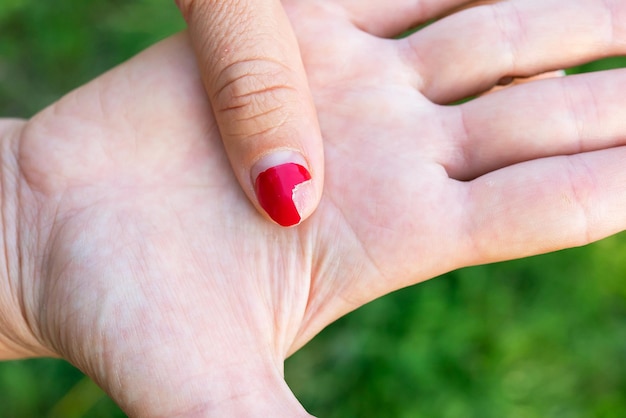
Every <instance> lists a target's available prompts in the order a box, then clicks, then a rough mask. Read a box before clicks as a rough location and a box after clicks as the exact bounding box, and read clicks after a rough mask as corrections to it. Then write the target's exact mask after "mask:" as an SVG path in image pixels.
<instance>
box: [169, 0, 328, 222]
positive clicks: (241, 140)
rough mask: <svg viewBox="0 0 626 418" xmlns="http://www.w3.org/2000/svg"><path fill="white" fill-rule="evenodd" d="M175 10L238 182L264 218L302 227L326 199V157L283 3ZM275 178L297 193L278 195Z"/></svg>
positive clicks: (235, 1)
mask: <svg viewBox="0 0 626 418" xmlns="http://www.w3.org/2000/svg"><path fill="white" fill-rule="evenodd" d="M176 3H177V4H178V6H179V7H180V9H181V11H182V13H183V16H184V17H185V20H186V21H187V22H188V24H189V33H190V36H191V41H192V44H193V45H194V47H195V50H196V54H197V57H198V62H199V64H200V72H201V74H202V79H203V81H204V86H205V88H206V91H207V93H208V96H209V99H210V101H211V105H212V110H213V114H214V116H215V119H216V122H217V126H218V128H219V131H220V134H221V136H222V139H223V141H224V147H225V149H226V154H227V155H228V157H229V159H230V162H231V164H232V167H233V170H234V173H235V177H237V180H239V184H240V185H241V187H242V188H243V191H244V192H245V193H246V194H247V195H248V198H249V199H250V201H251V202H253V203H254V205H255V206H256V208H257V209H258V210H259V211H260V213H262V214H266V216H269V217H270V218H271V219H273V220H274V221H275V222H277V223H278V224H280V225H282V226H292V225H295V224H297V223H299V222H301V220H302V219H306V218H307V217H308V216H309V215H310V214H311V213H312V212H313V210H314V209H315V208H316V206H317V204H318V203H319V200H320V198H321V195H322V185H323V180H324V155H323V151H322V140H321V134H320V131H319V124H318V122H317V115H316V112H315V107H314V104H313V99H312V97H311V93H310V91H309V86H308V82H307V78H306V74H305V72H304V67H303V65H302V60H301V58H300V50H299V48H298V43H297V41H296V38H295V36H294V34H293V31H292V29H291V25H290V23H289V20H288V19H287V15H286V14H285V11H284V10H283V8H282V6H281V4H280V0H226V1H217V0H177V1H176ZM207 115H208V114H207ZM285 163H295V164H298V165H299V166H300V167H301V169H300V173H299V176H298V177H297V178H292V179H290V178H289V177H290V171H289V170H285V166H284V165H283V164H285ZM266 170H270V171H269V172H266ZM262 173H265V175H262ZM269 174H271V175H274V176H276V177H280V178H282V181H283V182H285V181H292V184H294V186H291V185H290V186H289V187H287V189H286V190H284V191H283V192H284V193H282V194H279V195H278V196H277V194H276V190H275V188H274V187H272V184H271V183H269V184H268V181H266V180H264V179H267V177H268V175H269ZM296 186H297V187H296Z"/></svg>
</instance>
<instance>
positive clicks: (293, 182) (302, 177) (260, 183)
mask: <svg viewBox="0 0 626 418" xmlns="http://www.w3.org/2000/svg"><path fill="white" fill-rule="evenodd" d="M308 180H311V174H309V172H308V170H307V169H306V168H304V167H303V166H301V165H299V164H294V163H286V164H281V165H277V166H275V167H271V168H268V169H267V170H265V171H263V172H262V173H261V174H259V176H258V177H257V178H256V182H255V184H254V188H255V192H256V195H257V198H258V199H259V203H260V204H261V207H262V208H263V209H265V211H266V212H267V214H268V215H270V217H271V218H272V219H273V220H274V221H275V222H276V223H278V224H279V225H282V226H292V225H296V224H297V223H298V222H300V219H301V217H300V213H298V209H297V208H296V205H295V203H294V201H293V192H294V189H295V188H296V187H297V186H298V185H299V184H301V183H304V182H305V181H308Z"/></svg>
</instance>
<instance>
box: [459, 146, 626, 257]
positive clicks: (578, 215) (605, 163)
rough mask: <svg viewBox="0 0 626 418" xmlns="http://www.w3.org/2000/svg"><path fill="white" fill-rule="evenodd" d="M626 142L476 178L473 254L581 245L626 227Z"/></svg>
mask: <svg viewBox="0 0 626 418" xmlns="http://www.w3.org/2000/svg"><path fill="white" fill-rule="evenodd" d="M625 159H626V148H624V147H619V148H614V149H608V150H601V151H595V152H590V153H583V154H576V155H573V156H561V157H553V158H548V159H543V160H534V161H529V162H526V163H523V164H519V165H515V166H511V167H507V168H504V169H502V170H499V171H496V172H492V173H489V174H487V175H485V176H483V177H480V178H478V179H476V180H474V181H472V182H471V183H468V185H467V188H466V191H467V202H466V205H465V206H464V210H466V213H467V217H466V223H465V226H464V228H463V231H465V233H464V237H463V238H462V241H463V243H464V245H465V246H466V247H467V248H466V249H467V250H468V251H469V253H470V254H471V255H470V259H468V260H465V262H468V263H471V264H482V263H489V262H495V261H501V260H507V259H512V258H521V257H525V256H530V255H534V254H541V253H546V252H550V251H556V250H560V249H565V248H570V247H575V246H580V245H584V244H588V243H590V242H594V241H597V240H599V239H601V238H604V237H607V236H609V235H612V234H615V233H617V232H620V231H622V230H624V229H625V227H626V211H624V205H626V170H624V161H625Z"/></svg>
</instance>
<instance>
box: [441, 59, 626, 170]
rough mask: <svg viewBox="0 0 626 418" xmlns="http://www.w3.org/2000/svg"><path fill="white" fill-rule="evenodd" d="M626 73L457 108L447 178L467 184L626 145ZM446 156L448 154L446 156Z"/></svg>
mask: <svg viewBox="0 0 626 418" xmlns="http://www.w3.org/2000/svg"><path fill="white" fill-rule="evenodd" d="M625 83H626V70H611V71H605V72H598V73H589V74H580V75H576V76H569V77H563V78H557V79H550V80H543V81H540V82H536V83H529V84H526V85H524V86H518V87H514V88H510V89H505V90H503V91H500V92H498V93H495V94H490V95H487V96H484V97H481V98H479V99H476V100H473V101H471V102H468V103H466V104H464V105H461V106H458V107H457V108H451V111H452V112H456V111H458V113H457V116H458V119H457V124H456V126H457V132H455V133H453V136H454V137H455V138H459V142H458V143H457V147H458V149H459V151H458V152H457V153H456V155H461V156H462V158H456V157H452V158H450V159H449V160H446V161H444V162H443V164H444V165H445V166H446V168H447V169H448V173H449V174H450V175H451V176H452V177H454V178H459V179H471V178H475V177H476V176H479V175H481V174H483V173H487V172H489V171H493V170H495V169H497V168H500V167H504V166H507V165H510V164H514V163H517V162H521V161H527V160H531V159H535V158H542V157H548V156H553V155H564V154H574V153H577V152H584V151H592V150H598V149H603V148H608V147H614V146H619V145H626V118H624V114H623V112H619V111H616V109H623V108H624V107H625V106H626V96H624V94H623V92H622V91H621V89H618V88H615V86H620V85H624V84H625ZM448 154H450V153H448Z"/></svg>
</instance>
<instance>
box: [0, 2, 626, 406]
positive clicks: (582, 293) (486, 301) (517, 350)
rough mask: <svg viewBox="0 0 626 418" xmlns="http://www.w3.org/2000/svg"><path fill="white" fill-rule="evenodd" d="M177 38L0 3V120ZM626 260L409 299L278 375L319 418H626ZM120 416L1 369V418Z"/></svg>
mask: <svg viewBox="0 0 626 418" xmlns="http://www.w3.org/2000/svg"><path fill="white" fill-rule="evenodd" d="M181 28H183V22H182V21H181V19H180V17H179V16H178V14H177V11H176V9H175V7H174V5H173V2H171V1H165V2H164V1H157V0H135V1H134V2H127V1H122V0H91V1H89V2H86V1H82V2H81V1H71V0H55V1H49V2H45V1H41V0H2V3H0V115H3V116H21V117H27V116H30V115H32V114H33V113H35V112H36V111H37V110H39V109H41V108H42V107H44V106H45V105H47V104H49V103H51V102H53V101H54V100H55V99H57V98H58V97H60V96H61V95H63V94H64V93H66V92H67V91H68V90H70V89H72V88H75V87H77V86H79V85H81V84H83V83H84V82H86V81H88V80H90V79H91V78H93V77H95V76H96V75H98V74H100V73H101V72H103V71H105V70H106V69H108V68H110V67H112V66H114V65H116V64H117V63H120V62H122V61H123V60H125V59H127V58H129V57H130V56H132V55H133V54H135V53H136V52H138V51H139V50H141V49H142V48H144V47H146V46H148V45H150V44H152V43H154V42H155V41H156V40H158V39H161V38H163V37H165V36H167V35H169V34H171V33H174V32H176V31H178V30H180V29H181ZM624 66H626V61H625V59H624V58H613V59H608V60H603V61H599V62H595V63H590V64H588V65H584V66H581V67H579V68H576V69H573V70H572V71H570V73H571V72H580V71H598V70H602V69H607V68H617V67H624ZM625 253H626V236H624V235H623V234H622V235H620V236H616V237H613V238H610V239H607V240H604V241H602V242H599V243H596V244H594V245H591V246H587V247H585V248H579V249H573V250H568V251H562V252H559V253H555V254H550V255H544V256H539V257H534V258H530V259H526V260H519V261H514V262H507V263H500V264H495V265H489V266H480V267H474V268H469V269H464V270H460V271H456V272H452V273H449V274H447V275H445V276H443V277H441V278H437V279H436V280H431V281H429V282H426V283H424V284H421V285H418V286H414V287H412V288H409V289H404V290H402V291H399V292H396V293H394V294H392V295H389V296H387V297H385V298H382V299H380V300H378V301H376V302H374V303H371V304H370V305H368V306H366V307H364V308H362V309H360V310H358V311H356V312H354V313H352V314H350V315H348V316H346V317H345V318H342V319H341V320H339V321H337V322H336V323H335V324H333V325H331V326H330V327H328V328H327V329H326V330H325V331H323V332H322V333H321V334H320V335H319V336H318V337H317V338H316V339H315V340H313V341H312V342H311V343H310V344H309V345H307V346H306V347H305V348H304V349H302V350H301V351H300V352H298V353H296V354H295V355H294V356H293V357H292V358H290V359H289V360H288V361H287V364H286V378H287V380H288V382H289V384H290V386H291V387H292V388H293V390H294V391H295V393H296V395H297V396H298V398H299V399H300V400H301V401H302V402H303V403H304V405H305V406H306V407H307V408H308V409H309V410H310V411H311V412H312V413H313V414H316V415H317V416H320V417H325V418H326V417H327V418H332V417H398V418H404V417H407V418H408V417H436V418H439V417H441V418H457V417H462V418H465V417H467V418H471V417H476V418H490V417H494V418H495V417H512V418H515V417H519V418H533V417H538V418H539V417H541V418H544V417H559V418H578V417H580V418H582V417H602V418H613V417H615V418H618V417H623V416H624V414H625V413H626V412H624V411H626V257H624V254H625ZM407 256H410V255H407ZM117 416H120V417H122V416H124V414H123V413H122V412H121V411H120V410H119V409H118V408H117V407H116V406H115V404H114V403H113V402H112V401H111V400H110V399H109V398H108V397H107V396H106V395H105V394H103V393H102V391H100V389H98V388H97V387H96V386H95V385H94V384H93V383H92V382H91V381H90V380H89V379H87V378H85V377H84V376H83V375H82V374H81V373H80V372H79V371H77V370H76V369H74V368H73V367H72V366H70V365H68V364H66V363H65V362H62V361H58V360H50V359H34V360H24V361H14V362H4V363H0V418H30V417H63V418H74V417H76V418H78V417H117Z"/></svg>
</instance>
